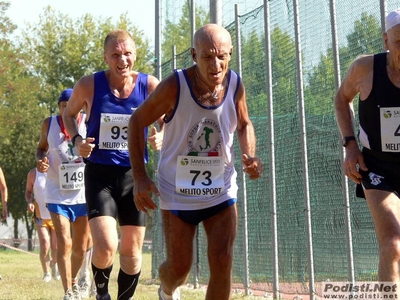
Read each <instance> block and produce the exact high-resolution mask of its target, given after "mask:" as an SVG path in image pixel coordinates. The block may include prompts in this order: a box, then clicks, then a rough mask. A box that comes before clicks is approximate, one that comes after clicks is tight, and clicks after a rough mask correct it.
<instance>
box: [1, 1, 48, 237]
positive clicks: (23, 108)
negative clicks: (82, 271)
mask: <svg viewBox="0 0 400 300" xmlns="http://www.w3.org/2000/svg"><path fill="white" fill-rule="evenodd" d="M9 6H10V4H9V3H8V2H0V10H1V14H0V16H1V17H0V165H1V166H2V168H3V169H4V173H5V176H6V181H7V186H8V190H9V202H8V210H9V213H10V214H11V215H12V217H13V218H14V220H15V222H14V238H15V239H18V238H19V236H18V234H19V231H18V220H21V219H22V220H24V221H25V224H26V229H27V232H28V237H29V238H31V237H32V234H33V230H34V226H33V222H32V220H31V219H30V218H29V216H28V214H27V210H26V202H25V198H24V191H25V180H26V175H27V173H28V171H29V170H30V169H31V168H32V166H33V165H34V159H33V158H34V149H35V147H36V141H37V138H36V137H37V136H38V133H39V128H40V123H39V122H38V120H41V119H42V118H43V117H44V115H45V110H44V109H43V108H42V107H41V106H40V105H39V101H38V99H39V96H40V92H38V91H40V82H39V80H38V78H36V77H35V76H32V74H31V72H30V70H29V67H28V65H27V61H26V57H25V56H24V55H23V54H22V53H21V51H20V49H18V48H17V47H15V46H14V45H13V44H12V42H11V39H10V36H11V34H12V33H13V31H14V30H15V28H16V26H15V25H14V24H12V22H11V21H10V20H9V18H8V17H7V16H6V11H7V9H8V8H9Z"/></svg>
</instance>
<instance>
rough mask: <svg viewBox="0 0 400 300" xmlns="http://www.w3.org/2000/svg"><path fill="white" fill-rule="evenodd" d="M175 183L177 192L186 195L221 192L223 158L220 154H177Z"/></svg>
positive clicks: (222, 184)
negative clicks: (212, 155) (200, 155)
mask: <svg viewBox="0 0 400 300" xmlns="http://www.w3.org/2000/svg"><path fill="white" fill-rule="evenodd" d="M175 185H176V192H177V193H179V194H183V195H187V196H203V197H211V196H215V195H219V194H221V193H222V192H223V191H224V189H225V184H224V159H223V158H222V157H220V156H217V157H199V156H178V159H177V168H176V178H175Z"/></svg>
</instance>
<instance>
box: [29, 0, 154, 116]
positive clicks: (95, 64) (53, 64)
mask: <svg viewBox="0 0 400 300" xmlns="http://www.w3.org/2000/svg"><path fill="white" fill-rule="evenodd" d="M39 18H40V19H39V23H38V24H33V25H32V24H30V25H28V28H27V29H26V30H25V31H23V34H22V37H23V38H22V40H21V46H22V47H21V48H23V49H24V50H25V51H26V54H27V56H29V58H30V65H31V66H32V69H33V72H34V74H35V75H36V76H38V78H41V85H42V87H43V91H44V92H43V98H42V99H41V100H42V102H43V103H45V104H46V106H47V107H48V109H49V110H50V112H51V113H54V112H55V111H56V110H57V102H56V101H55V99H57V97H58V95H59V93H60V91H61V90H62V89H64V88H67V87H73V86H74V84H75V83H76V81H77V80H78V79H79V78H81V77H82V76H84V75H88V74H91V73H93V72H96V71H99V70H103V69H105V68H106V65H105V63H104V59H103V41H104V38H105V36H106V35H107V34H108V33H109V32H110V31H111V30H113V29H117V28H121V29H125V30H128V31H129V32H130V33H131V34H132V36H133V37H134V39H135V43H136V47H137V61H136V65H135V69H136V70H138V71H141V72H144V73H152V71H153V69H152V63H151V58H152V57H153V56H154V55H153V54H152V52H151V51H150V49H149V41H148V39H146V38H144V37H143V32H142V31H140V30H139V29H138V28H137V27H136V26H134V25H133V24H132V22H131V21H130V20H129V19H128V17H127V15H126V14H123V15H121V16H120V18H119V19H118V21H117V22H116V23H113V22H112V20H111V18H106V19H102V18H98V19H96V18H94V17H93V16H91V15H90V14H86V15H84V16H82V17H81V18H78V19H76V20H74V19H72V18H70V17H69V16H68V15H66V14H63V13H60V12H56V11H54V10H53V9H52V8H51V7H50V6H48V7H46V8H45V9H44V12H43V14H42V15H40V17H39Z"/></svg>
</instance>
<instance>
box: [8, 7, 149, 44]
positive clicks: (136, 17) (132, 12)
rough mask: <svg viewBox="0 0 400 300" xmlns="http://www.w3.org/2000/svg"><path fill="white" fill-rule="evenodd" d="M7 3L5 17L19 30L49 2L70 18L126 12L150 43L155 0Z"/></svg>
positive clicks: (113, 16)
mask: <svg viewBox="0 0 400 300" xmlns="http://www.w3.org/2000/svg"><path fill="white" fill-rule="evenodd" d="M10 2H11V6H10V8H9V9H8V10H7V16H8V17H9V18H10V19H11V20H12V22H13V23H14V24H16V25H17V26H18V28H21V29H22V28H24V27H25V26H26V25H25V24H26V23H30V24H35V23H37V22H38V21H39V15H40V14H43V9H44V8H45V7H47V6H48V5H50V6H51V7H52V8H53V9H54V10H56V11H60V12H62V13H64V14H67V15H69V16H70V17H71V18H73V19H76V18H79V17H81V16H83V15H85V14H86V13H90V14H91V15H93V16H95V17H105V18H109V17H111V18H112V19H113V20H116V19H117V18H118V17H119V16H120V15H121V14H124V13H127V14H128V17H130V18H131V19H132V22H133V23H134V24H135V25H136V27H137V28H138V29H140V30H142V31H143V32H144V34H145V35H146V37H147V38H148V39H149V40H150V42H154V30H155V29H154V19H155V17H154V5H155V1H152V0H145V1H142V0H133V1H127V0H110V1H99V0H68V1H60V0H56V1H55V0H10ZM139 7H140V9H139ZM17 34H18V33H17Z"/></svg>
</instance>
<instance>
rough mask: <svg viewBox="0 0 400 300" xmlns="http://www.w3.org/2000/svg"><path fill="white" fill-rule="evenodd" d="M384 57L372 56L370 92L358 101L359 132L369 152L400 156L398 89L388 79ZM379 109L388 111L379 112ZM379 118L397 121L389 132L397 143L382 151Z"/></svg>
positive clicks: (399, 100) (387, 145) (399, 94)
mask: <svg viewBox="0 0 400 300" xmlns="http://www.w3.org/2000/svg"><path fill="white" fill-rule="evenodd" d="M386 55H387V53H379V54H376V55H374V69H373V81H372V90H371V93H370V94H369V96H368V97H367V99H365V100H364V101H359V107H358V115H359V120H360V130H363V131H364V133H365V134H366V138H367V139H368V142H369V146H370V149H371V150H373V151H378V152H385V153H387V154H389V155H394V156H400V88H398V87H396V86H395V85H394V84H393V83H392V82H391V81H390V79H389V76H388V74H387V70H386ZM360 100H361V99H360ZM381 107H382V108H389V109H387V110H384V111H381ZM393 108H396V109H393ZM381 118H393V119H392V120H395V119H394V118H396V119H397V120H398V121H397V123H398V124H397V125H396V128H397V129H396V130H393V129H392V130H391V131H393V133H392V132H390V135H392V137H394V139H397V140H398V141H399V143H390V145H389V143H388V144H385V145H384V149H383V150H382V137H381V132H382V131H381ZM384 121H385V120H384ZM385 148H386V149H385ZM388 149H391V151H388Z"/></svg>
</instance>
